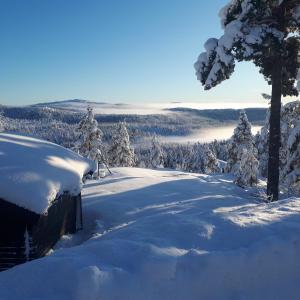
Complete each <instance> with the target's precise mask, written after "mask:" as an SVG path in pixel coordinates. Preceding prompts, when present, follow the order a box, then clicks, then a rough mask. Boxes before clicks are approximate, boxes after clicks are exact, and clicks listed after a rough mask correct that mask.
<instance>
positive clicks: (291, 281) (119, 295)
mask: <svg viewBox="0 0 300 300" xmlns="http://www.w3.org/2000/svg"><path fill="white" fill-rule="evenodd" d="M113 172H114V175H113V176H110V177H107V178H106V179H104V180H101V181H90V182H88V183H87V184H86V185H85V188H84V191H83V208H84V222H85V229H84V230H83V231H82V232H80V233H78V234H76V235H74V236H66V237H64V238H63V239H62V240H61V241H60V242H59V245H57V247H56V249H55V250H54V251H53V253H52V254H50V255H49V256H48V257H45V258H42V259H39V260H36V261H33V262H30V263H27V264H24V265H20V266H17V267H15V268H13V269H11V270H9V271H5V272H2V273H0V299H1V300H8V299H13V300H19V299H20V300H24V299H26V300H29V299H32V300H33V299H35V300H37V299H43V300H50V299H51V300H52V299H55V300H56V299H60V300H66V299H70V300H71V299H72V300H101V299H105V300H110V299H128V300H135V299H139V300H140V299H149V300H150V299H151V300H153V299H178V300H179V299H180V300H182V299H197V300H198V299H205V300H210V299H211V300H218V299H222V300H226V299H228V300H240V299H244V300H246V299H249V300H256V299H257V300H258V299H259V300H268V299H270V300H276V299H289V300H291V299H299V294H300V285H299V280H300V201H299V199H295V198H293V199H288V200H282V201H279V202H277V203H274V204H263V203H259V202H258V201H257V198H254V197H253V196H252V192H249V191H248V192H245V191H244V190H242V189H241V188H238V187H237V186H235V185H234V184H233V183H232V179H231V178H230V177H229V175H228V174H227V175H215V176H208V175H200V174H188V173H183V172H178V171H167V170H157V171H155V170H146V169H134V168H118V169H113Z"/></svg>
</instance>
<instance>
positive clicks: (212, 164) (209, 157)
mask: <svg viewBox="0 0 300 300" xmlns="http://www.w3.org/2000/svg"><path fill="white" fill-rule="evenodd" d="M201 155H202V171H203V173H204V174H211V173H219V172H220V167H219V162H218V160H217V158H216V156H215V155H214V153H213V152H212V151H211V150H210V148H209V146H208V145H206V144H204V145H203V146H202V154H201Z"/></svg>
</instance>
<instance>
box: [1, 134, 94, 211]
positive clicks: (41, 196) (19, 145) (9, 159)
mask: <svg viewBox="0 0 300 300" xmlns="http://www.w3.org/2000/svg"><path fill="white" fill-rule="evenodd" d="M94 167H95V166H94V164H93V162H91V161H89V160H87V159H85V158H84V157H82V156H80V155H78V154H76V153H74V152H73V151H71V150H68V149H66V148H63V147H61V146H58V145H56V144H53V143H50V142H46V141H43V140H39V139H35V138H31V137H27V136H21V135H15V134H6V133H1V134H0V198H2V199H5V200H6V201H8V202H11V203H14V204H16V205H18V206H21V207H23V208H26V209H28V210H30V211H33V212H35V213H37V214H43V213H45V212H46V211H47V209H48V208H49V205H50V204H51V202H52V201H53V200H55V198H56V197H57V196H59V195H61V194H62V193H64V192H69V193H71V194H73V195H75V194H78V193H79V192H80V191H81V186H82V177H83V175H84V174H86V173H88V172H89V171H91V170H93V169H94Z"/></svg>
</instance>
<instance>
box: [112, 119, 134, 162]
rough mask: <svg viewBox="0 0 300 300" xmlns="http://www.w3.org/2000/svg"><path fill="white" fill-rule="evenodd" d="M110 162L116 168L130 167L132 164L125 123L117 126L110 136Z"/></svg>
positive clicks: (132, 157)
mask: <svg viewBox="0 0 300 300" xmlns="http://www.w3.org/2000/svg"><path fill="white" fill-rule="evenodd" d="M109 155H110V162H111V165H112V166H116V167H132V166H133V164H134V152H133V149H132V148H131V146H130V140H129V135H128V131H127V128H126V123H125V122H120V123H119V124H118V125H117V128H116V130H115V133H114V135H113V136H112V141H111V147H110V149H109Z"/></svg>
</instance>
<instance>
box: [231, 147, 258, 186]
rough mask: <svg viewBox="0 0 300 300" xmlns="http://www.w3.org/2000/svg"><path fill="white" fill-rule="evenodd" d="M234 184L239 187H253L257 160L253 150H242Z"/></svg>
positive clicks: (256, 171)
mask: <svg viewBox="0 0 300 300" xmlns="http://www.w3.org/2000/svg"><path fill="white" fill-rule="evenodd" d="M235 175H236V178H235V181H234V182H235V183H236V184H237V185H239V186H241V187H246V186H253V185H254V184H256V183H257V178H258V160H257V159H256V157H255V155H254V153H253V148H252V149H251V148H250V149H247V148H242V151H241V159H240V163H239V169H238V170H237V172H236V174H235Z"/></svg>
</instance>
